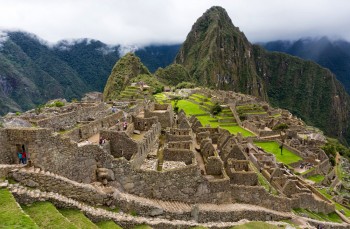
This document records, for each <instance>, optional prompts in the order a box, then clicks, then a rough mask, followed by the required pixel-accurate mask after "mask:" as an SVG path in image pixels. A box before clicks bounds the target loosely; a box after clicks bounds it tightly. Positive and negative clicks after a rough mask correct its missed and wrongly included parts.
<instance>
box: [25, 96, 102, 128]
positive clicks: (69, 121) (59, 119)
mask: <svg viewBox="0 0 350 229" xmlns="http://www.w3.org/2000/svg"><path fill="white" fill-rule="evenodd" d="M76 105H77V106H78V107H77V108H76V110H74V111H72V112H68V113H64V114H60V115H56V116H53V117H50V118H46V119H42V120H38V121H32V122H33V123H34V124H36V125H37V126H39V127H43V128H53V129H54V130H55V131H59V130H67V129H70V128H72V127H74V126H75V125H76V124H77V123H78V122H80V121H87V120H88V119H89V118H93V119H100V118H102V117H104V116H106V114H107V113H108V109H107V107H106V105H105V104H104V103H99V104H96V105H94V106H91V105H89V106H84V104H83V105H79V104H76Z"/></svg>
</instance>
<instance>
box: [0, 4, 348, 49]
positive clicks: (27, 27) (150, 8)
mask: <svg viewBox="0 0 350 229" xmlns="http://www.w3.org/2000/svg"><path fill="white" fill-rule="evenodd" d="M213 5H219V6H222V7H224V8H225V9H226V10H227V12H228V14H229V16H230V17H231V19H232V22H233V23H234V25H235V26H238V27H240V29H241V31H243V32H244V33H245V34H246V36H247V37H248V39H249V40H250V41H251V42H257V41H268V40H277V39H297V38H300V37H310V36H311V37H314V36H324V35H325V36H329V37H331V38H343V39H346V40H348V41H350V0H216V1H214V0H59V1H56V0H0V29H2V30H4V29H5V30H6V29H11V30H13V29H20V30H24V31H27V32H31V33H34V34H36V35H38V36H39V37H41V38H42V39H44V40H47V41H49V42H51V43H53V42H57V41H58V40H61V39H77V38H93V39H98V40H101V41H103V42H106V43H108V44H124V45H133V44H136V45H145V44H150V43H181V42H183V41H184V40H185V39H186V35H187V33H188V32H189V31H190V29H191V26H192V25H193V23H194V22H195V21H196V19H197V18H198V17H200V16H201V15H202V14H203V13H204V12H205V10H206V9H208V8H210V7H211V6H213Z"/></svg>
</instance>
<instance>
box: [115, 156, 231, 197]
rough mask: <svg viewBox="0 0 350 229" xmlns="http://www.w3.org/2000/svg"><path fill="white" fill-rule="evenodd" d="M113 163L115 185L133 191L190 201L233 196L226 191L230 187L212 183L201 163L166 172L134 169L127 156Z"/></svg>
mask: <svg viewBox="0 0 350 229" xmlns="http://www.w3.org/2000/svg"><path fill="white" fill-rule="evenodd" d="M113 164H114V165H113V170H114V173H115V177H116V184H115V185H117V186H118V187H121V188H122V189H123V190H125V191H126V192H128V193H131V194H135V195H138V196H142V197H147V198H155V199H161V200H168V201H182V202H187V203H208V202H209V203H219V202H223V201H230V196H227V195H225V194H224V193H227V192H228V191H229V190H228V189H227V188H229V186H225V185H218V186H215V185H213V184H210V183H209V182H208V181H207V180H205V179H204V178H203V176H202V175H201V172H200V168H199V167H198V165H197V164H192V165H188V166H186V167H184V168H179V169H171V170H166V171H155V170H134V169H133V168H132V165H131V163H130V162H128V161H126V160H125V159H123V158H120V159H116V160H115V161H114V163H113ZM227 180H228V182H229V179H227Z"/></svg>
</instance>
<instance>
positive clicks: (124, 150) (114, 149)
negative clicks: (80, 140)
mask: <svg viewBox="0 0 350 229" xmlns="http://www.w3.org/2000/svg"><path fill="white" fill-rule="evenodd" d="M100 137H101V138H104V139H106V140H108V141H109V144H110V150H111V154H112V155H113V156H114V157H116V158H119V157H125V158H126V159H127V160H130V159H131V157H132V155H134V154H136V153H137V152H138V150H139V146H138V143H137V142H136V141H134V140H133V139H132V138H130V136H129V135H127V133H126V132H125V131H112V130H103V131H101V132H100Z"/></svg>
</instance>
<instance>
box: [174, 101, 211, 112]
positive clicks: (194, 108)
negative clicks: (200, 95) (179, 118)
mask: <svg viewBox="0 0 350 229" xmlns="http://www.w3.org/2000/svg"><path fill="white" fill-rule="evenodd" d="M172 105H173V106H174V101H172ZM177 106H178V107H179V110H181V109H182V110H184V111H185V113H186V114H187V115H198V114H205V111H203V110H202V109H201V108H200V107H199V105H197V104H195V103H192V102H190V101H188V100H179V101H178V103H177Z"/></svg>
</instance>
